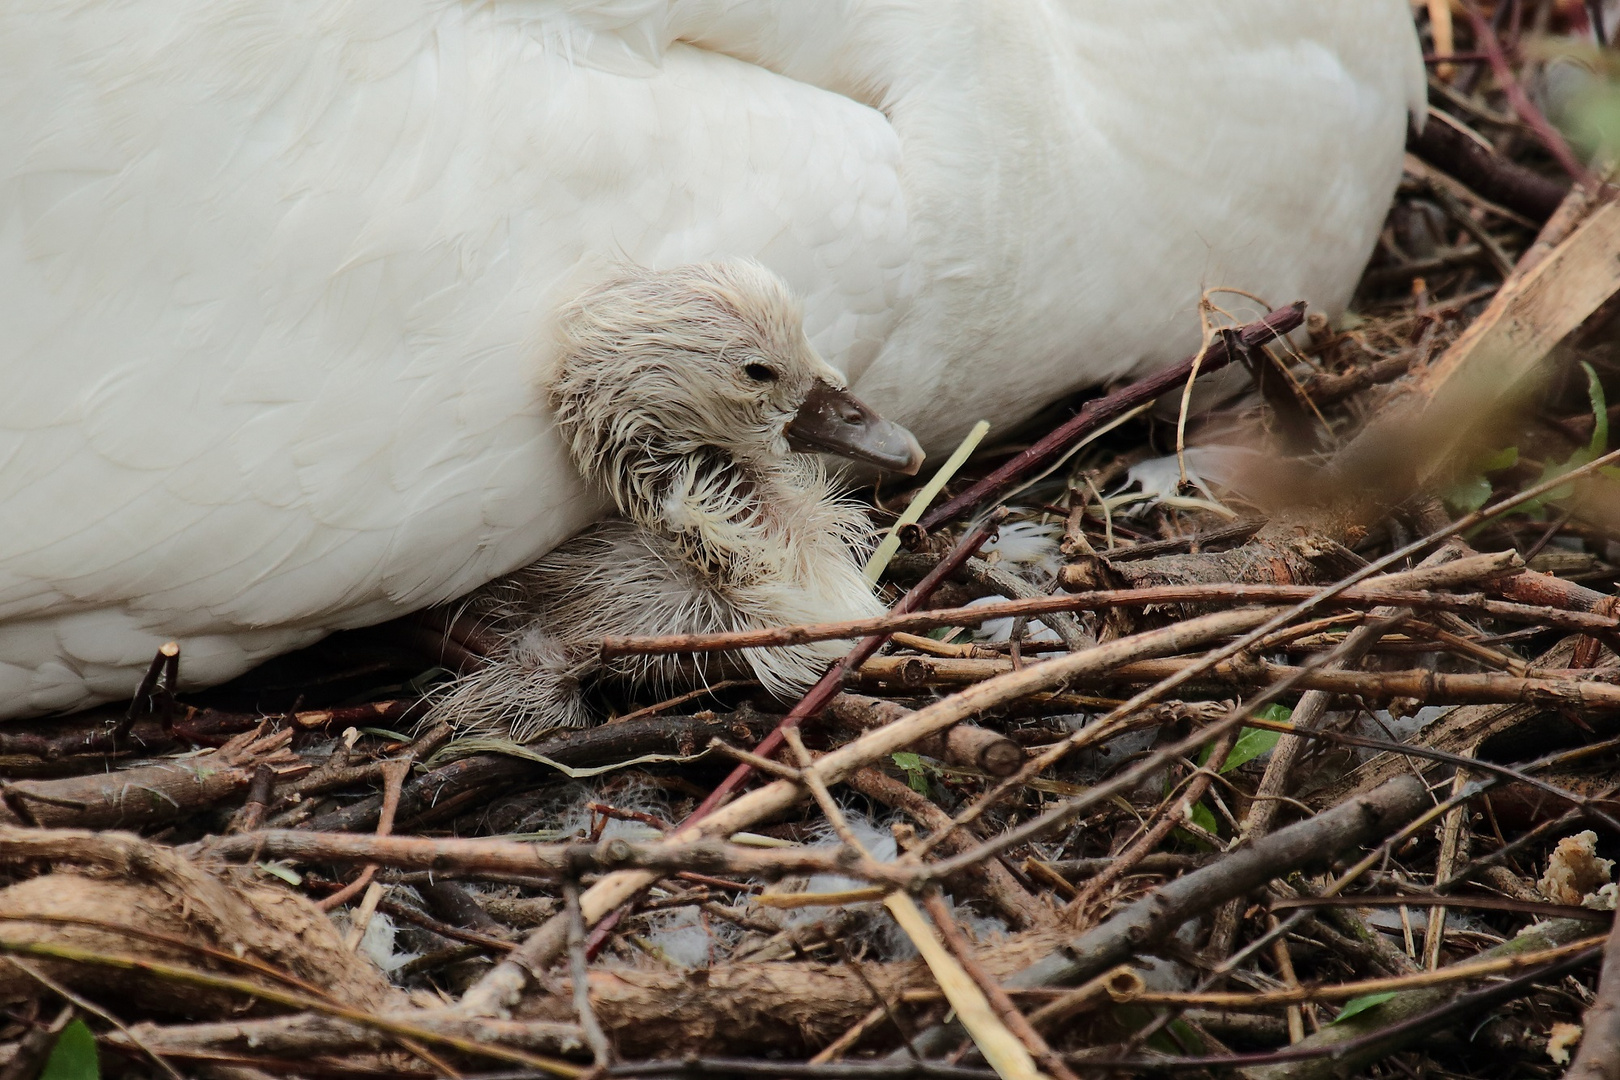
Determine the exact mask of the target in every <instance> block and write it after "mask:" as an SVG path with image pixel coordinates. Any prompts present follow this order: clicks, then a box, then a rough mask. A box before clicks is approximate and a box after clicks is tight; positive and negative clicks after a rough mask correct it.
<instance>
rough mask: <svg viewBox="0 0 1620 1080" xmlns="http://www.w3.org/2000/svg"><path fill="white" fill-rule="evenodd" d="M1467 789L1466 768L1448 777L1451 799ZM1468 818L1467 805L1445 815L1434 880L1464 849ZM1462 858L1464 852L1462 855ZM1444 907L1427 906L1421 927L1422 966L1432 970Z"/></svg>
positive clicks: (1446, 872) (1442, 940) (1443, 875)
mask: <svg viewBox="0 0 1620 1080" xmlns="http://www.w3.org/2000/svg"><path fill="white" fill-rule="evenodd" d="M1467 788H1468V770H1467V769H1458V770H1457V771H1456V773H1455V774H1454V775H1453V776H1452V778H1451V795H1452V798H1453V799H1456V798H1457V797H1459V796H1461V795H1462V794H1463V793H1464V792H1465V791H1466V790H1467ZM1467 820H1468V808H1467V807H1466V806H1458V807H1457V808H1456V809H1454V810H1452V811H1451V812H1450V813H1448V814H1447V815H1446V818H1445V824H1444V825H1443V826H1441V832H1440V854H1439V856H1438V857H1437V858H1436V859H1435V863H1434V879H1435V880H1436V881H1441V880H1443V879H1445V878H1447V877H1450V876H1451V872H1452V871H1453V870H1455V869H1456V868H1457V859H1458V856H1459V853H1462V852H1463V851H1464V847H1463V845H1464V839H1463V830H1464V826H1465V825H1466V823H1467ZM1463 857H1465V858H1466V854H1464V855H1463ZM1445 936H1446V909H1445V906H1444V905H1440V906H1436V907H1431V908H1430V909H1429V920H1428V923H1427V925H1425V926H1424V928H1423V966H1424V967H1426V968H1428V969H1429V970H1430V971H1433V970H1434V969H1435V968H1438V967H1439V966H1440V947H1441V946H1442V945H1444V944H1445Z"/></svg>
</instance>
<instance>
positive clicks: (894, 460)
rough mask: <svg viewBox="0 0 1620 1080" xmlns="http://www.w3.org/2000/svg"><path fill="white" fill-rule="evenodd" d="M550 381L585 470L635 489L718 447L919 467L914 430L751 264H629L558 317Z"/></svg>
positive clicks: (747, 454)
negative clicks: (848, 386)
mask: <svg viewBox="0 0 1620 1080" xmlns="http://www.w3.org/2000/svg"><path fill="white" fill-rule="evenodd" d="M559 337H560V349H559V357H558V364H557V368H556V372H555V374H554V376H553V378H552V381H551V385H550V393H551V405H552V409H553V411H554V413H555V415H556V417H557V423H558V425H559V427H560V428H561V430H562V432H563V435H564V437H565V438H566V439H567V440H568V442H569V446H570V450H571V452H572V454H573V456H574V459H575V461H576V462H577V463H578V464H579V467H580V469H581V471H583V472H584V473H586V474H587V475H589V476H594V477H597V478H598V479H600V480H601V481H602V482H603V483H604V484H606V486H607V487H608V489H609V491H610V492H611V493H612V494H613V495H614V497H615V499H616V500H617V501H618V502H619V504H620V509H621V511H626V512H627V511H628V509H629V508H628V507H626V506H625V496H626V495H628V494H629V489H630V488H634V487H637V486H639V485H638V484H637V483H636V482H635V481H636V478H637V477H641V478H647V477H648V476H649V474H651V473H655V472H657V471H659V470H660V469H661V468H663V467H664V465H665V464H668V465H674V464H675V463H676V462H678V461H679V460H680V459H682V458H684V457H686V456H689V455H693V454H700V455H701V454H717V455H719V456H723V457H725V458H727V459H729V460H730V461H733V462H735V463H737V464H738V465H741V466H744V467H755V468H769V467H770V465H771V464H772V463H773V462H780V461H782V460H783V459H785V458H786V457H787V456H788V455H789V454H790V453H792V452H793V451H812V450H815V451H824V452H827V453H833V454H838V455H841V456H843V457H847V458H851V459H853V460H857V461H865V462H869V463H872V464H875V465H879V466H881V467H883V468H887V469H894V470H898V471H901V472H906V473H914V472H916V471H917V469H918V467H919V466H920V465H921V464H922V457H923V455H922V450H921V449H920V448H919V447H918V445H917V440H916V439H914V438H913V437H912V436H911V433H910V432H908V431H906V429H905V428H903V427H901V426H900V425H898V424H894V423H891V422H890V421H887V420H884V419H883V418H882V417H880V416H878V415H877V414H876V413H875V412H873V411H872V410H871V409H869V408H867V407H866V406H865V405H863V404H861V402H859V401H858V400H856V399H855V398H854V397H853V396H852V395H850V394H849V393H848V391H847V390H845V389H844V380H843V378H842V377H841V376H840V375H839V374H838V372H836V371H835V370H833V369H832V368H831V367H830V366H828V364H827V363H826V362H825V361H824V360H822V359H821V357H820V356H818V355H817V354H816V351H815V349H814V348H812V347H811V345H810V342H809V340H808V339H807V338H806V337H805V334H804V321H803V316H802V314H801V312H800V309H799V305H798V304H797V302H796V301H795V300H794V299H793V297H792V296H791V294H790V293H789V292H788V290H787V288H786V286H785V285H784V284H783V283H782V281H781V279H779V278H778V277H776V275H774V274H772V273H771V272H770V271H768V270H766V269H765V268H764V267H762V266H760V265H758V264H757V263H753V262H744V261H735V262H720V263H700V264H694V265H690V266H683V267H679V268H676V269H673V270H656V271H655V270H645V269H640V268H625V269H623V270H621V271H620V272H618V273H617V274H616V275H615V276H614V277H613V278H612V279H611V280H608V281H606V282H604V283H603V284H601V285H598V286H597V287H595V288H593V289H592V290H590V291H589V292H587V293H586V294H585V295H583V296H581V297H580V298H579V299H577V300H575V301H574V302H573V303H571V304H569V305H568V306H567V307H566V308H564V309H563V311H562V312H561V316H560V318H559Z"/></svg>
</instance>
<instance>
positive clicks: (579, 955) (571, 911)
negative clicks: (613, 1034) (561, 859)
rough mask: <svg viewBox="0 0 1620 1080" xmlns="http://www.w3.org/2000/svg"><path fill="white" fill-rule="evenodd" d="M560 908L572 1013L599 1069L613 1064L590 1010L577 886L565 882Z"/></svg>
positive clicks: (598, 1024)
mask: <svg viewBox="0 0 1620 1080" xmlns="http://www.w3.org/2000/svg"><path fill="white" fill-rule="evenodd" d="M563 905H564V907H565V909H566V910H567V912H568V975H569V978H570V979H571V980H572V982H573V984H574V1012H575V1013H576V1014H577V1015H578V1018H579V1030H580V1031H581V1032H582V1033H583V1034H584V1036H585V1045H586V1046H589V1047H590V1048H591V1060H592V1061H594V1062H595V1064H596V1067H597V1068H598V1069H600V1068H602V1067H603V1066H606V1065H610V1064H612V1062H613V1048H612V1046H610V1045H609V1044H608V1040H607V1034H606V1033H605V1032H604V1031H603V1030H602V1025H601V1023H600V1022H599V1021H598V1020H597V1019H596V1010H595V1009H593V1008H591V979H590V971H589V970H588V969H587V967H586V962H585V919H584V917H583V916H581V915H580V913H579V885H578V884H577V883H576V882H573V881H568V882H564V884H563Z"/></svg>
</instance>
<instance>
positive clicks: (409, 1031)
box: [0, 938, 585, 1078]
mask: <svg viewBox="0 0 1620 1080" xmlns="http://www.w3.org/2000/svg"><path fill="white" fill-rule="evenodd" d="M0 953H4V954H6V955H8V956H10V955H18V954H21V955H23V956H37V957H40V958H42V959H46V960H57V961H63V962H66V963H77V964H89V965H94V966H97V967H105V968H110V969H113V970H119V971H141V972H145V973H147V974H149V975H152V976H155V977H156V978H159V979H169V980H172V981H174V982H179V983H185V984H187V985H191V986H205V987H210V988H213V989H216V990H221V991H224V992H226V993H231V994H243V995H246V996H247V997H251V998H255V999H257V1000H261V1001H269V1002H273V1003H274V1004H277V1005H285V1006H288V1007H290V1008H294V1009H302V1010H304V1011H305V1012H314V1013H321V1014H324V1015H326V1016H334V1017H338V1018H340V1019H343V1020H348V1021H351V1022H353V1023H356V1024H360V1025H363V1026H365V1027H368V1028H371V1029H373V1030H376V1031H382V1032H387V1033H389V1034H391V1035H395V1036H400V1035H403V1036H405V1037H407V1038H410V1039H413V1040H416V1041H418V1042H425V1043H438V1044H441V1045H444V1046H449V1047H452V1048H454V1049H456V1050H460V1051H463V1052H464V1053H469V1054H478V1055H481V1056H484V1057H489V1058H494V1059H495V1060H497V1061H505V1062H509V1063H511V1064H515V1065H524V1066H527V1067H529V1068H532V1069H539V1070H541V1071H543V1072H546V1073H550V1074H551V1075H554V1076H561V1077H565V1078H573V1077H578V1076H581V1075H583V1074H584V1072H585V1070H584V1069H582V1068H580V1067H579V1066H578V1065H575V1064H573V1063H571V1062H567V1061H557V1060H553V1059H551V1058H545V1057H540V1056H539V1055H536V1054H529V1053H524V1052H523V1051H520V1050H513V1049H510V1048H509V1047H505V1046H498V1045H493V1044H490V1043H486V1042H477V1041H474V1040H472V1039H467V1038H463V1037H461V1036H459V1035H456V1034H442V1033H440V1032H437V1031H433V1030H431V1029H429V1028H426V1027H423V1026H420V1025H419V1024H417V1023H415V1022H414V1018H413V1019H400V1018H398V1017H396V1016H387V1015H379V1014H376V1013H370V1012H367V1011H365V1010H364V1009H357V1008H351V1007H349V1006H347V1005H341V1004H338V1003H336V1002H331V1001H326V1000H324V999H322V998H318V997H311V996H310V995H308V994H300V993H297V992H295V991H291V990H283V989H280V988H277V987H270V986H264V985H262V984H260V983H256V982H252V981H250V980H247V979H237V978H233V977H231V976H228V975H218V974H215V973H214V972H211V971H202V970H199V969H196V968H189V967H185V966H182V965H180V964H172V963H168V962H166V961H161V960H153V959H152V958H150V957H146V956H127V955H123V954H120V953H101V952H95V951H93V950H90V949H80V948H77V947H74V946H71V945H61V944H56V943H52V942H41V941H13V940H9V939H5V938H0Z"/></svg>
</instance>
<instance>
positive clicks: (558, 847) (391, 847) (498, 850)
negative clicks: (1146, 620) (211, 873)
mask: <svg viewBox="0 0 1620 1080" xmlns="http://www.w3.org/2000/svg"><path fill="white" fill-rule="evenodd" d="M203 852H204V853H205V854H207V855H209V856H212V857H214V858H221V859H256V858H269V859H292V860H295V861H298V862H337V863H356V862H358V863H375V864H377V865H379V866H387V867H392V868H395V869H400V870H425V871H429V872H433V873H440V874H444V873H458V874H463V875H470V876H476V875H478V874H505V875H511V876H521V877H527V878H537V879H541V880H554V881H555V880H565V879H567V878H570V877H577V876H579V875H580V874H587V873H598V872H611V871H615V870H623V869H625V868H634V869H638V870H649V871H653V872H656V873H659V874H674V873H678V872H680V871H692V872H696V873H707V874H723V875H731V876H734V877H762V878H766V879H768V880H773V881H774V880H777V879H779V878H783V877H788V876H792V875H803V874H840V875H843V876H846V877H855V878H862V879H864V880H868V881H876V882H880V883H884V884H889V885H903V884H905V883H906V882H907V881H909V880H910V876H909V874H907V873H905V872H904V871H901V870H899V869H898V868H896V867H894V866H892V865H890V864H886V863H879V862H870V863H868V862H862V861H859V860H852V859H850V858H849V857H848V855H847V854H845V853H840V852H828V851H826V850H817V849H814V848H768V849H761V848H754V847H745V846H742V845H737V844H723V843H719V842H717V841H714V840H697V841H691V842H687V843H680V844H668V843H660V842H657V841H653V842H645V843H644V842H637V841H632V840H626V839H624V838H622V837H619V838H614V839H612V840H603V841H600V842H598V843H595V844H528V843H518V842H516V841H512V840H490V839H473V838H446V839H432V838H429V837H418V836H362V835H355V834H352V833H317V832H304V831H303V830H301V829H269V830H265V831H263V832H256V833H243V834H241V835H239V836H231V837H225V838H222V839H220V840H217V841H214V842H212V843H210V844H208V845H207V846H206V847H204V848H203Z"/></svg>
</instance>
